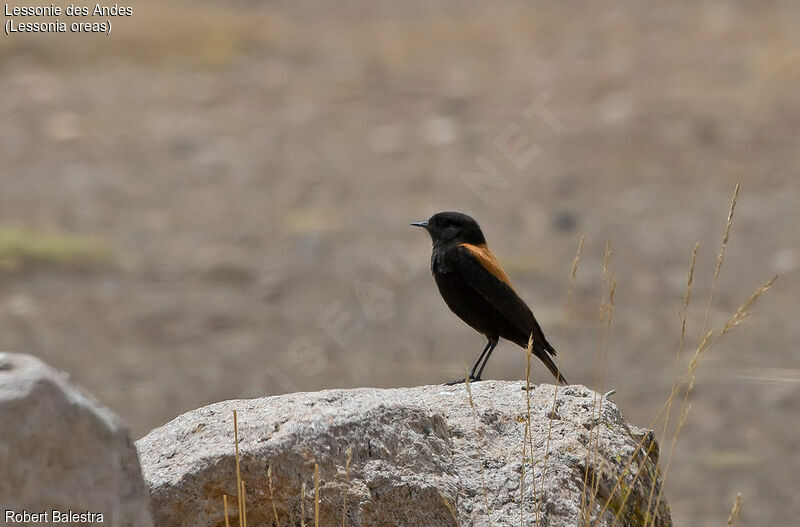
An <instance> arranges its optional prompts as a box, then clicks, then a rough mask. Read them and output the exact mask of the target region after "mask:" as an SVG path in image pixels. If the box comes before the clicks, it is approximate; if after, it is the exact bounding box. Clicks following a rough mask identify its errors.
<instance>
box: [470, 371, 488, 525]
mask: <svg viewBox="0 0 800 527" xmlns="http://www.w3.org/2000/svg"><path fill="white" fill-rule="evenodd" d="M464 371H465V373H466V375H465V376H464V386H465V387H466V388H467V395H468V397H469V406H470V408H472V422H473V423H474V424H475V428H476V429H477V428H478V411H477V409H476V408H475V401H474V400H473V399H472V387H471V386H470V381H469V372H468V371H467V367H466V365H464ZM479 461H480V470H481V489H482V490H483V504H484V506H485V507H486V519H487V521H488V522H489V527H492V514H491V512H490V511H489V493H488V492H487V490H486V474H485V472H484V469H483V457H479Z"/></svg>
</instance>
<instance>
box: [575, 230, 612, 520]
mask: <svg viewBox="0 0 800 527" xmlns="http://www.w3.org/2000/svg"><path fill="white" fill-rule="evenodd" d="M610 261H611V242H610V241H608V240H607V241H606V249H605V252H604V255H603V281H602V285H601V297H602V299H601V301H600V332H601V340H600V342H601V344H600V346H598V348H597V353H596V357H595V367H594V391H595V395H594V399H593V401H592V420H595V419H596V418H597V419H599V417H600V415H601V413H602V404H603V401H602V399H601V400H600V404H599V405H598V395H599V393H598V392H599V391H600V390H602V386H601V384H600V383H601V380H600V378H601V370H604V368H603V367H602V363H603V362H604V359H603V357H604V356H606V355H607V353H606V352H605V351H604V350H605V349H606V348H607V345H608V331H609V327H610V320H611V318H610V316H609V315H610V311H611V310H610V306H611V301H612V300H613V297H612V295H611V293H610V292H609V293H608V297H607V296H606V288H607V286H608V283H609V278H608V268H609V262H610ZM611 281H612V286H611V287H610V288H609V291H610V290H611V289H616V281H615V279H614V278H613V275H612V280H611ZM606 320H608V324H603V322H605V321H606ZM602 375H603V376H604V374H602ZM595 411H597V417H595ZM592 438H594V441H593V440H592ZM589 445H590V446H589V448H590V455H591V460H589V459H587V461H586V468H585V469H584V473H583V489H582V490H581V518H583V521H584V522H585V524H586V525H587V527H588V526H589V525H590V523H591V514H590V511H591V510H592V508H593V507H594V501H595V495H596V493H597V492H596V490H597V488H598V486H599V478H598V477H597V471H594V470H593V471H592V481H591V482H590V481H589V467H590V466H592V467H593V466H595V465H596V463H597V456H598V453H599V452H598V451H599V448H600V427H598V426H595V427H593V428H592V429H591V430H590V431H589ZM587 486H589V487H590V488H591V489H592V495H591V496H590V497H589V498H588V503H587V496H586V488H587Z"/></svg>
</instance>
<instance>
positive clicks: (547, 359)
mask: <svg viewBox="0 0 800 527" xmlns="http://www.w3.org/2000/svg"><path fill="white" fill-rule="evenodd" d="M536 356H537V357H539V358H540V359H541V361H542V362H544V365H545V366H547V369H548V370H550V373H552V374H553V377H555V378H556V380H557V381H558V382H559V384H569V383H568V382H567V379H565V378H564V376H563V375H561V372H560V371H558V366H556V363H555V362H553V359H552V358H550V355H548V354H547V353H541V352H540V353H537V354H536Z"/></svg>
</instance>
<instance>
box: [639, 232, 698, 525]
mask: <svg viewBox="0 0 800 527" xmlns="http://www.w3.org/2000/svg"><path fill="white" fill-rule="evenodd" d="M699 249H700V242H696V243H695V244H694V247H693V248H692V255H691V256H690V257H689V270H688V272H687V274H686V289H685V290H684V292H683V304H682V306H681V310H680V318H681V336H680V340H679V341H678V353H677V354H676V356H675V368H674V370H675V371H674V373H673V376H672V388H671V389H670V393H672V392H673V391H674V390H675V385H676V384H677V383H678V375H679V369H680V361H681V353H682V352H683V343H684V341H685V339H686V316H687V315H686V314H687V311H688V309H689V302H690V300H691V298H692V284H693V283H694V267H695V262H696V261H697V251H698V250H699ZM672 401H673V398H672V397H669V398H668V399H667V403H668V404H667V413H666V415H665V416H664V427H663V429H662V430H661V443H662V444H663V443H664V442H665V441H666V440H667V428H668V426H669V418H670V415H671V414H672ZM655 490H656V482H655V481H653V485H652V486H651V487H650V495H649V496H648V497H647V512H646V514H645V518H650V525H654V524H655V521H656V516H655V514H653V516H650V511H651V510H652V505H653V497H654V493H655ZM659 493H660V492H659Z"/></svg>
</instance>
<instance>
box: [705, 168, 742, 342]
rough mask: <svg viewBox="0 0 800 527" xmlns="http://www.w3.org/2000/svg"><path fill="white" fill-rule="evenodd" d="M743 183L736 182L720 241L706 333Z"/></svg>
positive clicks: (707, 306) (706, 321)
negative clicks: (740, 187)
mask: <svg viewBox="0 0 800 527" xmlns="http://www.w3.org/2000/svg"><path fill="white" fill-rule="evenodd" d="M741 184H742V182H741V181H739V182H738V183H736V188H734V189H733V198H731V206H730V208H729V209H728V220H727V221H726V222H725V229H724V230H723V231H722V242H721V243H720V247H719V253H718V254H717V266H716V267H715V268H714V279H713V280H711V292H710V293H709V294H708V302H707V303H706V314H705V316H704V317H703V329H702V331H701V332H702V333H704V332H705V330H706V328H707V327H708V314H709V313H710V311H711V302H712V301H713V300H714V290H715V289H716V287H717V278H719V272H720V270H721V269H722V262H723V261H724V260H725V251H726V250H727V248H728V239H729V238H730V234H731V225H733V213H734V212H735V211H736V202H737V201H738V199H739V186H740V185H741Z"/></svg>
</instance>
